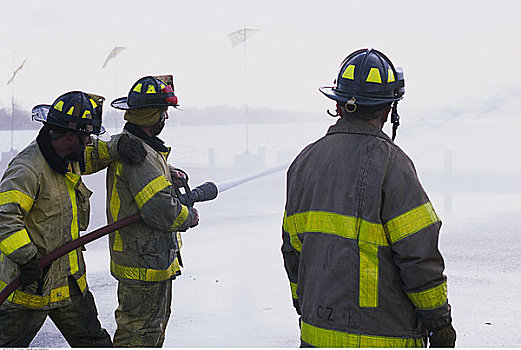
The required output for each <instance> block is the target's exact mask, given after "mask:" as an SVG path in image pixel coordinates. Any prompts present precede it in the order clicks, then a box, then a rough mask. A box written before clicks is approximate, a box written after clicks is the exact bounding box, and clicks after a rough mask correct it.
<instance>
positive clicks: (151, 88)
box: [147, 85, 156, 94]
mask: <svg viewBox="0 0 521 350" xmlns="http://www.w3.org/2000/svg"><path fill="white" fill-rule="evenodd" d="M155 93H156V88H155V87H154V85H148V88H147V94H155Z"/></svg>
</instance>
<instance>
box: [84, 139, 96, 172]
mask: <svg viewBox="0 0 521 350" xmlns="http://www.w3.org/2000/svg"><path fill="white" fill-rule="evenodd" d="M92 152H94V146H92V145H90V146H87V147H85V152H84V154H85V173H87V174H92V170H93V168H92Z"/></svg>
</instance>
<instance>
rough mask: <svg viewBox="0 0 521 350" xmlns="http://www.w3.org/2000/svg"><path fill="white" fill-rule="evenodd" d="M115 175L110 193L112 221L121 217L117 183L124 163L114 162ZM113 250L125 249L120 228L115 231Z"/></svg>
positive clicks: (120, 250)
mask: <svg viewBox="0 0 521 350" xmlns="http://www.w3.org/2000/svg"><path fill="white" fill-rule="evenodd" d="M113 166H114V177H113V181H112V191H111V195H110V215H111V216H112V221H113V222H114V221H118V217H119V209H120V207H121V201H120V199H119V194H118V189H117V187H116V184H117V183H118V175H119V174H120V173H121V168H122V167H123V165H122V164H121V163H119V162H117V163H114V165H113ZM112 250H114V251H116V252H122V251H123V241H122V240H121V235H120V233H119V230H117V231H116V232H115V235H114V244H113V246H112Z"/></svg>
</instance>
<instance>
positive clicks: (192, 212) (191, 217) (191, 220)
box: [179, 207, 199, 231]
mask: <svg viewBox="0 0 521 350" xmlns="http://www.w3.org/2000/svg"><path fill="white" fill-rule="evenodd" d="M198 224H199V213H198V212H197V209H195V208H194V207H188V217H187V218H186V220H185V221H184V222H183V223H182V224H181V227H179V231H186V230H188V229H189V228H192V227H195V226H197V225H198Z"/></svg>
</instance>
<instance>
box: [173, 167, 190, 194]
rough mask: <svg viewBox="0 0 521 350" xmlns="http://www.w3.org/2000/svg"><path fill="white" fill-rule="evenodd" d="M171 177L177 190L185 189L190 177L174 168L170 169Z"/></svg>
mask: <svg viewBox="0 0 521 350" xmlns="http://www.w3.org/2000/svg"><path fill="white" fill-rule="evenodd" d="M170 176H171V177H172V182H173V185H174V187H175V188H176V189H180V188H183V186H184V184H185V183H186V182H187V181H188V175H187V174H186V172H185V171H184V170H181V169H176V168H174V167H170Z"/></svg>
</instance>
